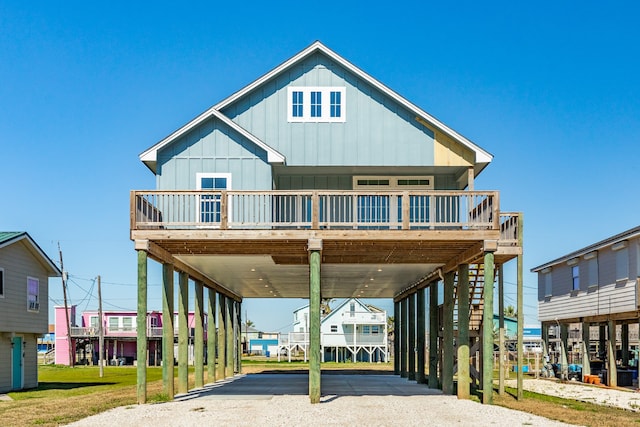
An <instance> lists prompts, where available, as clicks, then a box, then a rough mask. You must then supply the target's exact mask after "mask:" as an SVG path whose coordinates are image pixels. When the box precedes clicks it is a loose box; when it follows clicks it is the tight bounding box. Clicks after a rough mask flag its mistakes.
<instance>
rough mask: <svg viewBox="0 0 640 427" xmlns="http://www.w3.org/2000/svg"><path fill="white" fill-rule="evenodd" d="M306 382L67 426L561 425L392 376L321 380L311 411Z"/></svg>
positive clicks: (229, 388)
mask: <svg viewBox="0 0 640 427" xmlns="http://www.w3.org/2000/svg"><path fill="white" fill-rule="evenodd" d="M307 381H308V376H307V375H304V374H303V375H301V374H288V375H287V374H284V375H283V374H266V375H265V374H248V375H239V376H236V377H235V378H233V379H232V380H231V381H227V382H226V383H225V384H221V383H216V384H215V385H209V386H207V387H205V388H204V389H202V390H194V391H192V392H190V393H189V394H187V395H184V396H181V397H178V398H176V400H175V401H173V402H168V403H161V404H146V405H135V406H126V407H119V408H115V409H113V410H110V411H107V412H104V413H101V414H98V415H95V416H92V417H89V418H85V419H83V420H81V421H79V422H76V423H74V424H71V425H72V426H118V427H125V426H154V427H160V426H194V425H216V426H255V425H271V426H284V425H301V426H312V425H313V426H316V425H332V426H338V425H356V426H365V425H366V426H369V425H375V426H425V425H437V426H467V425H473V426H505V427H513V426H522V425H526V426H566V425H568V424H564V423H559V422H556V421H551V420H549V419H547V418H543V417H539V416H536V415H531V414H528V413H524V412H519V411H514V410H511V409H506V408H502V407H499V406H493V405H482V404H480V403H476V402H472V401H470V400H458V399H457V398H456V397H455V396H444V395H443V394H442V393H441V392H440V390H431V389H429V388H427V387H425V386H424V385H418V384H416V383H415V382H412V381H408V380H406V379H404V378H400V377H397V376H392V375H323V376H322V391H323V396H322V399H321V403H320V404H316V405H312V404H310V403H309V398H308V396H307V395H306V393H307V387H308V383H307Z"/></svg>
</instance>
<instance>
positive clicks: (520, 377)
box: [500, 213, 524, 400]
mask: <svg viewBox="0 0 640 427" xmlns="http://www.w3.org/2000/svg"><path fill="white" fill-rule="evenodd" d="M523 226H524V215H523V214H522V213H519V214H518V246H519V247H520V248H522V247H524V234H523V233H524V228H523ZM523 262H524V260H523V258H522V254H520V255H518V258H517V260H516V263H517V264H516V269H517V276H518V277H517V279H516V285H517V288H518V289H517V291H516V292H517V305H518V306H517V308H516V310H517V316H518V324H517V325H516V327H517V328H518V332H517V334H516V335H517V338H516V339H517V341H518V344H517V346H518V348H517V352H518V373H517V377H516V378H517V381H516V383H517V389H518V390H517V397H518V400H522V399H524V394H523V390H524V384H523V381H524V372H523V369H524V342H523V338H524V282H523V280H524V279H523V268H524V264H523ZM500 268H501V270H500V277H501V278H502V266H501V267H500Z"/></svg>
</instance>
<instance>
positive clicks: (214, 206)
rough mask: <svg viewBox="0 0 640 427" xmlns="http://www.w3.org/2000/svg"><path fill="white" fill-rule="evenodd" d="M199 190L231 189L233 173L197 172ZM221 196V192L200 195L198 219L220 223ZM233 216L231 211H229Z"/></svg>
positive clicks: (204, 221)
mask: <svg viewBox="0 0 640 427" xmlns="http://www.w3.org/2000/svg"><path fill="white" fill-rule="evenodd" d="M196 189H197V190H210V191H217V190H231V174H230V173H206V172H203V173H197V174H196ZM220 200H221V196H220V195H219V194H210V195H202V196H200V200H199V202H198V214H197V221H198V222H203V223H220V221H221V219H222V209H221V204H220V203H221V202H220ZM228 214H229V217H231V212H228Z"/></svg>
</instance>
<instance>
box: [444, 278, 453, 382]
mask: <svg viewBox="0 0 640 427" xmlns="http://www.w3.org/2000/svg"><path fill="white" fill-rule="evenodd" d="M454 279H455V273H454V272H449V273H446V274H445V275H444V306H443V320H442V327H443V330H442V356H443V358H442V392H443V393H444V394H453V362H454V359H455V354H454V353H455V352H454V347H453V340H454V338H453V287H454Z"/></svg>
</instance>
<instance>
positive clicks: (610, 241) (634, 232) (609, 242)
mask: <svg viewBox="0 0 640 427" xmlns="http://www.w3.org/2000/svg"><path fill="white" fill-rule="evenodd" d="M636 237H640V226H638V227H635V228H632V229H631V230H627V231H624V232H622V233H620V234H616V235H615V236H611V237H609V238H607V239H604V240H601V241H600V242H597V243H594V244H593V245H589V246H586V247H584V248H582V249H578V250H577V251H574V252H571V253H569V254H567V255H564V256H561V257H560V258H556V259H554V260H553V261H549V262H547V263H544V264H542V265H539V266H537V267H534V268H532V269H531V272H532V273H538V272H540V271H542V270H544V269H547V268H550V267H553V266H555V265H558V264H563V263H565V262H567V261H569V260H570V259H573V258H577V257H581V256H584V255H587V254H588V253H590V252H594V251H598V250H601V249H604V248H606V247H609V246H613V245H615V244H616V243H618V242H621V241H623V240H628V239H633V238H636Z"/></svg>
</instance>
